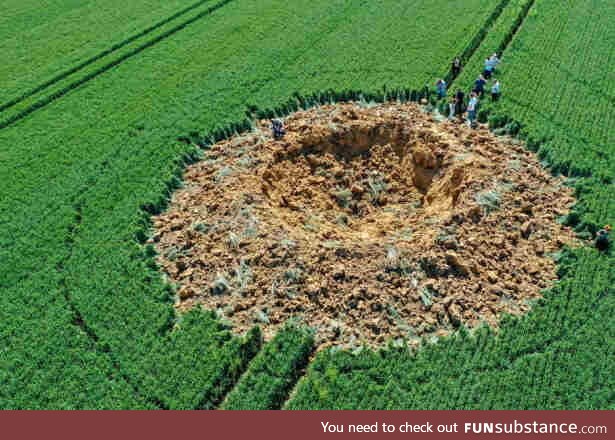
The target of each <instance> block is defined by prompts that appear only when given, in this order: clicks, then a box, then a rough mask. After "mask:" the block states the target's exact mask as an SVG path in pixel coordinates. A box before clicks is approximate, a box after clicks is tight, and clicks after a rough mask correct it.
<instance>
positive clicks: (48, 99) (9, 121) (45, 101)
mask: <svg viewBox="0 0 615 440" xmlns="http://www.w3.org/2000/svg"><path fill="white" fill-rule="evenodd" d="M206 1H207V0H201V1H200V2H198V3H195V4H193V5H192V6H191V7H188V8H185V9H184V10H182V11H180V12H178V13H176V14H174V15H173V16H171V17H169V18H167V19H165V20H163V21H160V22H158V23H157V24H156V25H154V26H151V27H150V28H148V29H146V30H144V31H142V32H141V33H140V34H137V35H135V36H133V37H130V38H128V39H127V40H124V41H123V42H121V43H118V44H116V45H114V46H112V47H111V48H109V49H107V50H106V51H103V52H101V53H99V54H98V55H96V56H94V57H92V58H90V59H88V60H86V61H84V62H83V63H81V64H79V65H77V66H75V67H73V68H72V69H69V70H67V71H65V72H63V73H61V74H59V75H57V76H56V77H54V78H53V79H51V80H49V81H47V82H46V83H43V84H41V85H40V86H38V87H36V88H34V89H32V90H30V91H28V92H26V93H25V94H24V95H22V96H20V97H18V98H15V99H13V100H12V101H9V102H7V103H5V104H2V105H1V106H0V114H2V112H3V111H6V110H8V109H10V108H11V107H13V106H15V105H17V104H18V103H20V102H23V101H24V100H26V99H27V98H29V97H32V96H34V95H36V94H37V93H39V92H42V91H44V90H46V89H48V88H49V87H51V86H52V85H54V84H57V83H58V82H60V81H62V80H64V79H67V78H69V77H70V76H71V75H73V74H74V73H77V72H79V71H81V70H83V69H84V68H85V67H87V66H90V65H92V64H94V63H95V62H97V61H99V60H102V59H103V58H105V57H106V56H108V55H111V54H113V53H115V52H117V51H118V50H119V49H121V48H123V47H125V46H127V45H128V44H130V43H133V42H135V41H136V40H138V39H139V38H141V37H143V36H146V35H148V34H149V33H151V32H153V31H154V30H156V29H159V28H160V27H162V26H164V25H166V24H168V23H170V22H171V21H173V20H175V19H177V18H179V17H180V16H181V15H184V14H186V13H188V12H190V11H192V10H194V9H195V8H197V7H198V6H201V5H202V4H204V3H206ZM233 1H235V0H221V1H219V2H218V3H215V4H213V5H212V6H210V7H208V8H207V9H205V10H203V11H201V12H200V13H198V14H197V15H195V16H193V17H191V18H189V19H187V20H185V21H183V22H181V23H179V24H177V25H175V26H173V27H172V28H171V29H169V30H167V31H165V32H163V33H162V34H160V35H158V36H157V37H155V38H152V39H151V40H148V41H145V42H144V43H142V44H140V45H138V46H137V47H135V48H134V49H131V50H130V51H128V52H126V53H125V54H123V55H121V56H119V57H118V58H116V59H115V60H112V61H109V62H108V63H106V64H104V65H103V66H101V67H99V68H97V69H95V70H94V71H92V72H90V73H88V74H86V75H85V76H83V77H81V78H79V79H76V80H75V81H73V82H71V83H70V84H68V85H66V86H64V87H61V88H60V89H58V90H56V91H54V92H53V93H51V94H50V95H47V96H44V97H42V98H40V99H39V100H37V101H35V102H34V103H33V104H31V105H29V106H27V107H26V108H25V109H23V110H20V111H18V112H17V113H15V114H14V115H12V116H9V117H8V118H6V119H4V120H1V121H0V130H1V129H4V128H7V127H9V126H11V125H13V124H14V123H16V122H18V121H20V120H21V119H23V118H25V117H26V116H29V115H30V114H32V113H34V112H35V111H37V110H40V109H42V108H44V107H46V106H47V105H49V104H51V103H52V102H54V101H56V100H58V99H60V98H61V97H63V96H64V95H66V94H68V93H69V92H71V91H72V90H74V89H76V88H78V87H80V86H82V85H84V84H86V83H87V82H89V81H90V80H92V79H94V78H97V77H98V76H100V75H102V74H104V73H106V72H107V71H109V70H111V69H112V68H114V67H116V66H118V65H120V64H122V63H123V62H125V61H127V60H129V59H131V58H133V57H134V56H136V55H138V54H140V53H141V52H143V51H144V50H146V49H148V48H150V47H152V46H154V45H156V44H158V43H159V42H161V41H164V40H165V39H167V38H168V37H171V36H173V35H174V34H176V33H177V32H179V31H181V30H183V29H184V28H185V27H187V26H189V25H191V24H193V23H195V22H197V21H199V20H201V19H202V18H204V17H207V16H209V15H211V14H212V13H214V12H215V11H217V10H218V9H221V8H222V7H224V6H226V5H227V4H229V3H231V2H233Z"/></svg>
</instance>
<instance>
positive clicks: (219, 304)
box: [152, 103, 574, 348]
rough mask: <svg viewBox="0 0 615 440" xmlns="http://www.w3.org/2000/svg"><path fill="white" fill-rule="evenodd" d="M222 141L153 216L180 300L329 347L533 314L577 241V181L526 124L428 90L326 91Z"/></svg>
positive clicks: (411, 339) (234, 321)
mask: <svg viewBox="0 0 615 440" xmlns="http://www.w3.org/2000/svg"><path fill="white" fill-rule="evenodd" d="M284 122H285V125H286V129H287V134H286V136H285V137H284V138H283V139H281V140H275V139H273V138H272V137H271V134H270V130H269V121H259V122H258V123H257V124H256V126H255V128H254V130H253V131H251V132H249V133H245V134H242V135H237V136H234V137H232V138H230V139H227V140H225V141H222V142H220V143H218V144H215V145H213V146H212V147H211V148H210V149H209V150H208V151H207V152H206V154H205V156H204V159H203V160H202V161H200V162H198V163H196V164H193V165H191V166H189V167H188V169H187V170H186V172H185V175H184V181H185V185H184V187H183V188H181V189H180V190H178V191H177V192H176V193H175V194H174V195H173V197H172V200H171V204H170V207H169V209H168V210H167V211H166V212H164V213H162V214H161V215H159V216H158V217H156V218H155V219H154V226H155V233H154V236H153V238H152V242H153V243H154V244H155V245H156V246H157V249H158V251H159V263H160V265H161V266H162V268H163V269H164V271H165V273H166V274H167V276H168V278H169V279H170V280H171V281H172V282H174V283H176V284H177V285H178V300H177V304H176V307H177V308H178V309H179V310H180V311H183V310H186V309H189V308H191V307H194V306H195V305H203V306H204V307H205V308H206V309H210V310H215V311H216V312H217V313H218V315H219V316H220V317H221V318H222V319H223V320H225V321H228V323H229V324H230V325H231V326H232V328H233V329H234V330H235V331H237V332H243V331H246V330H248V329H249V328H251V327H252V326H254V325H259V326H261V328H262V329H263V330H264V334H265V336H266V337H267V338H269V337H271V336H272V335H273V334H275V331H276V330H277V329H278V328H279V327H280V326H282V325H283V324H284V323H285V322H287V321H288V320H289V319H294V320H298V321H300V322H302V323H304V324H306V325H308V326H311V327H313V328H314V329H315V331H316V339H317V342H318V345H319V347H321V348H322V347H327V346H331V345H337V346H343V347H346V348H352V347H357V346H362V345H365V344H366V345H369V346H374V347H376V346H381V345H383V344H384V343H386V342H387V341H388V340H391V339H393V340H395V341H396V342H398V343H402V344H403V343H407V344H410V345H413V344H418V342H419V341H420V340H421V338H422V337H435V336H441V335H444V334H448V333H450V332H451V331H454V330H455V329H456V328H458V327H459V326H461V325H465V326H467V327H475V326H477V325H479V324H480V323H482V322H486V323H488V324H489V325H492V326H494V327H497V323H498V319H499V317H500V316H501V314H503V313H511V314H521V313H524V312H526V311H528V310H529V308H530V306H531V302H532V300H534V299H536V298H539V297H540V291H541V290H542V289H544V288H546V287H548V286H549V285H550V284H551V283H552V282H553V281H554V280H555V278H556V275H555V263H554V261H553V259H552V257H551V254H552V253H554V252H556V251H558V250H559V249H560V248H561V247H562V246H563V245H565V244H571V243H573V241H574V236H573V233H572V231H571V230H570V229H568V228H566V227H564V226H562V225H561V224H559V223H558V222H557V221H556V220H557V218H558V217H560V216H562V215H564V214H566V213H567V212H568V210H569V208H570V206H571V205H572V204H573V202H574V199H573V197H572V190H571V189H570V188H568V187H567V186H565V185H564V182H563V180H562V179H561V178H556V177H553V176H552V175H550V174H549V173H548V172H547V171H546V170H544V169H543V168H542V167H541V165H540V164H539V162H538V160H537V158H536V156H535V155H534V154H533V153H531V152H529V151H528V150H527V149H526V148H525V147H524V145H523V144H522V143H521V142H519V141H517V140H514V139H509V138H502V137H496V136H495V135H493V134H492V133H490V132H489V131H488V130H487V129H486V128H479V129H470V128H469V127H467V126H465V125H464V124H460V123H457V122H453V121H444V122H439V121H437V120H435V119H434V117H433V116H432V115H430V114H428V113H425V112H424V111H423V110H422V109H421V108H420V107H419V106H418V105H416V104H410V103H409V104H393V103H386V104H374V105H361V104H357V103H348V104H338V105H325V106H321V107H317V108H313V109H310V110H306V111H299V112H296V113H294V114H292V115H290V116H288V117H287V118H286V119H285V121H284Z"/></svg>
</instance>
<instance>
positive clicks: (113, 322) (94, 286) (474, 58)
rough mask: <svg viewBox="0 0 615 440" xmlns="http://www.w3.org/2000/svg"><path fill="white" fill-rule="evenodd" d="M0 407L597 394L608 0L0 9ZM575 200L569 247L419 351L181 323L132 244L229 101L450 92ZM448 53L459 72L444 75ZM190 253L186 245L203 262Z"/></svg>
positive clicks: (218, 126) (285, 404)
mask: <svg viewBox="0 0 615 440" xmlns="http://www.w3.org/2000/svg"><path fill="white" fill-rule="evenodd" d="M2 10H3V12H4V14H2V17H0V37H1V38H0V49H1V51H2V53H3V55H4V61H5V62H4V63H3V65H2V66H1V67H0V181H1V182H2V185H1V189H0V194H1V197H0V226H1V227H0V293H1V296H0V408H48V409H51V408H54V409H55V408H60V409H77V408H109V409H116V408H117V409H119V408H122V409H127V408H147V409H179V408H186V409H211V408H218V407H220V408H224V409H241V408H246V409H266V408H273V409H278V408H288V409H298V408H301V409H307V408H309V409H321V408H322V409H324V408H353V409H359V408H366V409H372V408H383V409H393V408H416V409H434V408H438V409H444V408H491V409H495V408H511V409H525V408H541V409H551V408H553V409H576V408H587V409H595V408H611V409H613V408H615V395H614V390H615V386H614V385H615V383H614V382H615V381H614V378H615V368H614V365H615V362H614V360H615V343H614V341H615V321H614V320H613V318H612V315H613V311H614V310H615V302H614V300H613V294H614V293H615V288H614V286H615V270H614V267H615V256H614V255H613V252H612V250H610V251H608V252H598V251H597V250H595V249H594V248H593V247H592V246H591V242H590V241H589V239H591V238H592V237H593V235H594V234H595V232H596V231H597V230H598V229H599V228H601V227H602V226H603V225H605V224H608V223H610V224H613V223H615V183H614V182H613V178H614V177H615V165H614V163H615V162H614V161H615V146H614V145H615V135H614V133H615V130H614V129H613V126H614V125H615V119H614V116H613V111H612V109H611V106H612V105H613V104H614V100H615V85H614V81H615V77H614V73H613V72H614V71H615V69H614V67H615V58H614V57H615V28H614V27H613V25H612V20H613V18H615V5H614V4H613V3H612V2H606V1H599V0H565V1H557V0H464V1H449V0H435V1H434V0H430V1H428V0H405V1H402V0H375V1H374V0H326V1H325V0H295V1H293V2H288V1H282V0H252V1H247V0H204V1H196V0H193V1H189V0H181V1H180V0H173V1H154V0H148V1H145V0H139V1H124V2H118V1H114V0H91V1H87V2H81V1H71V0H54V1H50V2H46V6H45V7H44V8H42V9H41V7H40V5H39V2H33V1H30V0H28V1H16V0H3V1H2ZM496 50H497V51H501V52H502V63H501V66H499V71H498V75H499V77H500V79H501V81H502V86H503V96H502V99H501V101H500V102H498V103H496V104H493V105H492V104H486V105H484V106H481V110H480V118H481V119H482V120H483V121H485V122H487V121H488V122H489V123H490V125H491V127H492V128H493V129H494V130H495V131H496V132H498V130H499V131H500V132H505V133H510V134H514V135H517V136H519V137H521V138H523V139H525V140H526V141H527V145H528V147H529V148H530V149H532V150H534V151H536V152H537V153H538V155H539V157H540V158H541V159H542V160H543V161H544V164H545V166H547V167H549V168H550V169H551V170H552V171H553V173H561V174H564V175H565V176H567V177H569V183H570V185H572V186H573V187H574V189H575V191H576V196H577V200H578V201H577V204H576V205H575V206H574V208H573V211H572V212H571V213H570V214H569V215H568V216H567V218H566V219H564V221H565V222H566V223H567V224H569V225H570V226H573V227H574V228H575V231H576V232H577V233H578V236H579V237H580V238H581V239H587V240H588V241H587V242H585V243H584V245H583V246H581V247H579V248H575V249H574V250H565V251H564V252H562V253H561V254H559V255H558V256H557V259H558V276H559V280H558V281H557V283H556V284H555V285H554V286H553V287H552V288H550V289H549V290H548V291H546V292H544V298H543V299H541V300H540V301H539V302H538V303H537V304H536V305H535V306H534V307H533V308H532V310H531V311H530V312H529V313H528V314H527V315H525V316H523V317H517V318H511V317H507V318H505V319H504V321H503V322H502V324H501V326H500V329H499V330H498V331H497V332H495V331H493V330H490V329H489V328H488V327H481V328H480V329H478V330H476V331H472V332H469V331H466V330H464V329H461V330H460V331H459V332H458V333H456V334H455V335H453V336H451V337H446V338H441V339H440V340H439V341H437V342H433V341H430V342H428V341H426V342H425V343H424V344H423V346H422V347H421V348H420V349H418V350H416V351H412V352H411V351H408V350H407V349H401V348H395V347H393V346H390V347H388V348H385V349H382V350H379V351H375V350H372V349H363V350H360V351H355V352H351V351H346V350H339V349H331V350H323V351H320V352H318V353H314V346H313V344H314V341H313V335H312V332H311V331H310V329H304V328H300V327H297V326H295V325H287V326H285V327H284V328H283V330H281V331H280V332H279V333H278V334H277V335H276V336H275V337H274V338H273V339H271V340H269V341H267V342H264V341H263V338H262V335H261V332H260V330H259V329H258V328H257V327H255V328H254V329H253V330H252V331H250V332H248V333H247V334H246V335H244V336H241V337H239V336H235V335H234V334H233V333H232V332H231V331H230V329H229V328H228V327H227V325H226V324H225V323H224V322H222V321H221V320H220V319H219V318H218V317H217V316H216V315H215V313H213V311H207V310H199V309H193V310H192V311H190V312H188V313H184V314H178V313H177V312H176V311H175V309H174V307H173V302H174V295H175V290H174V289H175V288H174V286H172V285H170V284H169V283H167V282H166V281H165V279H164V277H163V276H162V274H161V272H160V269H159V267H157V264H156V262H155V252H156V251H155V249H154V248H153V247H152V246H151V245H148V244H146V241H147V238H148V237H149V236H150V235H151V216H152V215H155V214H157V213H159V212H161V211H162V210H164V209H165V207H166V206H167V203H168V199H169V196H170V194H171V193H172V191H173V190H175V189H176V188H178V187H179V186H180V185H181V175H182V170H183V168H184V167H185V165H186V164H188V163H191V162H193V161H195V160H198V158H199V157H200V155H201V154H202V147H206V144H207V143H208V142H210V141H211V140H215V139H219V138H222V137H225V136H228V135H230V134H232V133H233V132H234V131H236V130H238V131H240V130H243V129H248V128H249V127H250V122H251V121H250V120H249V118H248V116H247V113H252V114H254V113H256V114H259V115H270V114H274V113H276V114H283V113H288V112H289V111H291V110H293V109H296V108H297V107H299V106H300V105H306V106H307V105H315V104H317V103H324V102H329V101H331V100H349V99H374V100H383V99H404V100H405V99H417V98H418V97H419V96H423V95H424V94H425V93H426V91H427V90H428V89H431V88H432V86H433V83H434V82H435V80H436V79H437V78H440V77H447V78H449V79H451V80H453V84H452V87H461V88H464V89H468V88H469V87H470V85H471V83H472V81H473V80H474V78H475V76H476V75H478V73H480V70H481V68H482V62H483V60H484V58H485V56H486V55H487V54H490V53H492V52H494V51H496ZM457 55H461V56H462V58H463V61H464V65H465V67H464V70H463V71H462V73H461V75H460V76H459V77H457V78H451V77H450V75H449V68H450V61H451V60H452V58H453V57H455V56H457ZM204 258H206V256H204Z"/></svg>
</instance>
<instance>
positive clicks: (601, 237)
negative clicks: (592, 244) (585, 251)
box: [596, 225, 611, 251]
mask: <svg viewBox="0 0 615 440" xmlns="http://www.w3.org/2000/svg"><path fill="white" fill-rule="evenodd" d="M610 232H611V227H610V226H609V225H606V226H605V227H604V228H602V229H600V230H599V231H598V232H597V233H596V248H597V249H598V250H599V251H606V250H607V249H608V248H609V246H610V245H611V239H610V238H609V233H610Z"/></svg>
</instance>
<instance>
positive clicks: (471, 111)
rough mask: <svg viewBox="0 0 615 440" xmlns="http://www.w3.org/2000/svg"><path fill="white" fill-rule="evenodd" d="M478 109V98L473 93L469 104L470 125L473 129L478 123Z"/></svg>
mask: <svg viewBox="0 0 615 440" xmlns="http://www.w3.org/2000/svg"><path fill="white" fill-rule="evenodd" d="M477 107H478V96H477V95H476V93H474V92H472V94H471V95H470V102H469V103H468V125H470V127H472V126H473V125H474V124H475V121H476V109H477Z"/></svg>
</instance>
